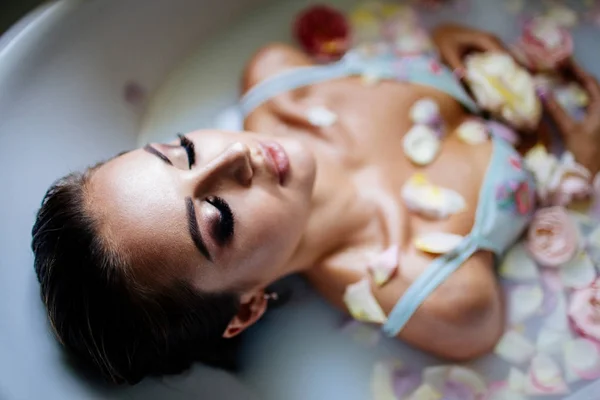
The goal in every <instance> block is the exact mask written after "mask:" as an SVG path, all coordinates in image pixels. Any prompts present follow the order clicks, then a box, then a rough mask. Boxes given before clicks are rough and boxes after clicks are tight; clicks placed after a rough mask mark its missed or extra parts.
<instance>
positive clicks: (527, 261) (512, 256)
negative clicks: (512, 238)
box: [500, 243, 539, 281]
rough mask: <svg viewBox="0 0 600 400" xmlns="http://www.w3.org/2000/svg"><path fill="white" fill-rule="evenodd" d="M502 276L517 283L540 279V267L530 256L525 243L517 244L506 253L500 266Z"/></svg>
mask: <svg viewBox="0 0 600 400" xmlns="http://www.w3.org/2000/svg"><path fill="white" fill-rule="evenodd" d="M500 275H501V276H502V277H503V278H506V279H512V280H515V281H529V280H537V279H538V277H539V272H538V267H537V265H536V263H535V262H534V261H533V259H532V258H531V257H530V256H529V253H528V252H527V250H526V249H525V246H524V245H523V243H517V244H516V245H514V246H513V247H512V248H511V249H510V250H509V251H508V253H506V255H505V256H504V259H503V260H502V263H501V264H500Z"/></svg>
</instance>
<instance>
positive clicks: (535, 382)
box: [525, 353, 569, 395]
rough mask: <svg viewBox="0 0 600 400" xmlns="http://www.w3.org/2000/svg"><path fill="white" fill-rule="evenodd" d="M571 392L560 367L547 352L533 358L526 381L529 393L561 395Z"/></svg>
mask: <svg viewBox="0 0 600 400" xmlns="http://www.w3.org/2000/svg"><path fill="white" fill-rule="evenodd" d="M568 392H569V388H568V387H567V384H566V383H565V381H564V379H563V377H562V374H561V371H560V368H559V366H558V365H557V364H556V362H554V360H552V358H551V357H549V356H548V355H546V354H543V353H542V354H538V355H536V356H535V357H534V358H533V359H532V360H531V366H530V368H529V372H528V374H527V382H526V383H525V394H527V395H545V394H552V395H560V394H566V393H568Z"/></svg>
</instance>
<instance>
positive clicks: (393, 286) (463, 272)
mask: <svg viewBox="0 0 600 400" xmlns="http://www.w3.org/2000/svg"><path fill="white" fill-rule="evenodd" d="M365 267H366V265H365ZM426 267H427V265H423V266H422V270H424V269H425V268H426ZM366 273H367V271H366V268H365V269H364V270H362V271H361V270H360V269H359V268H357V267H356V266H351V267H344V266H342V265H339V264H335V263H327V262H325V263H323V264H322V265H320V266H319V267H316V268H314V269H313V270H311V271H309V272H307V274H306V276H307V278H308V279H309V280H310V282H311V283H312V284H313V285H314V287H315V288H316V289H317V290H318V291H319V292H320V293H321V294H322V295H323V296H324V297H325V298H326V299H327V300H328V301H330V302H331V303H332V304H334V305H335V306H336V307H338V308H340V309H342V310H346V308H345V305H344V302H343V295H344V291H345V288H346V286H347V285H349V284H352V283H355V282H357V281H358V280H360V279H362V278H363V277H364V276H365V274H366ZM411 283H412V282H411V280H410V279H409V278H408V277H406V276H403V275H402V274H398V275H396V276H395V277H394V278H393V279H392V280H391V281H389V282H388V283H387V284H386V285H385V286H383V287H381V288H378V287H375V286H373V293H374V295H375V298H376V299H377V301H378V302H379V304H380V305H381V307H382V308H383V310H384V311H385V313H386V314H389V313H390V312H391V310H392V308H393V307H394V305H395V304H396V303H397V302H398V300H399V299H400V297H401V296H402V295H403V294H404V292H405V291H406V289H407V288H408V287H409V286H410V284H411ZM502 308H503V307H502V298H501V291H500V289H499V287H498V283H497V281H496V277H495V273H494V270H493V259H492V256H491V254H489V253H486V252H479V253H476V254H475V255H473V256H472V257H471V258H470V259H468V260H467V261H466V262H465V263H464V264H463V265H462V266H461V267H460V268H459V269H458V270H457V271H456V272H455V273H454V274H453V275H452V276H451V277H450V278H449V279H448V280H447V281H445V282H444V283H442V284H441V285H440V286H439V287H438V288H437V289H436V290H435V291H434V292H433V293H432V295H431V296H429V297H428V298H427V299H426V300H425V302H424V303H423V304H422V305H421V307H420V308H419V309H418V310H417V312H416V313H415V315H413V317H412V318H411V319H410V321H409V322H408V324H407V325H406V327H405V328H404V329H403V330H402V331H401V332H400V334H399V335H398V338H399V339H401V340H403V341H405V342H408V343H410V344H412V345H414V346H416V347H418V348H421V349H423V350H425V351H427V352H430V353H432V354H434V355H437V356H440V357H444V358H449V359H455V360H467V359H471V358H474V357H477V356H480V355H482V354H485V353H487V352H489V351H490V350H491V349H492V348H493V346H494V345H495V343H496V342H497V340H498V338H499V337H500V335H501V334H502V332H503V320H504V317H503V310H502Z"/></svg>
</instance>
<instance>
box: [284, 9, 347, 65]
mask: <svg viewBox="0 0 600 400" xmlns="http://www.w3.org/2000/svg"><path fill="white" fill-rule="evenodd" d="M294 36H295V37H296V40H298V42H299V43H300V45H301V46H302V48H303V49H304V51H306V52H307V53H308V54H310V55H311V56H314V57H316V58H317V59H318V60H320V61H333V60H337V59H339V58H341V57H342V56H343V55H344V54H345V53H346V51H348V48H349V47H350V37H349V36H350V28H349V24H348V21H347V20H346V17H345V16H344V14H342V13H341V12H339V11H338V10H336V9H334V8H332V7H328V6H324V5H317V6H313V7H310V8H308V9H306V10H304V11H303V12H302V13H300V15H299V16H298V18H297V19H296V22H295V24H294Z"/></svg>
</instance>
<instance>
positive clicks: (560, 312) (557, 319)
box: [542, 292, 569, 332]
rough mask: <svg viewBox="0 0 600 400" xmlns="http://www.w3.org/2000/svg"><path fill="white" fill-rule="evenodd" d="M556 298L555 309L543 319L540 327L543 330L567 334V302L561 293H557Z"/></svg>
mask: <svg viewBox="0 0 600 400" xmlns="http://www.w3.org/2000/svg"><path fill="white" fill-rule="evenodd" d="M556 298H557V301H556V307H555V308H554V310H553V311H552V312H551V313H550V315H548V317H546V318H545V319H544V322H543V324H542V326H543V328H546V329H550V330H553V331H557V332H568V331H569V320H568V317H567V301H566V299H565V295H564V294H563V293H562V292H561V293H557V294H556Z"/></svg>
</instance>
